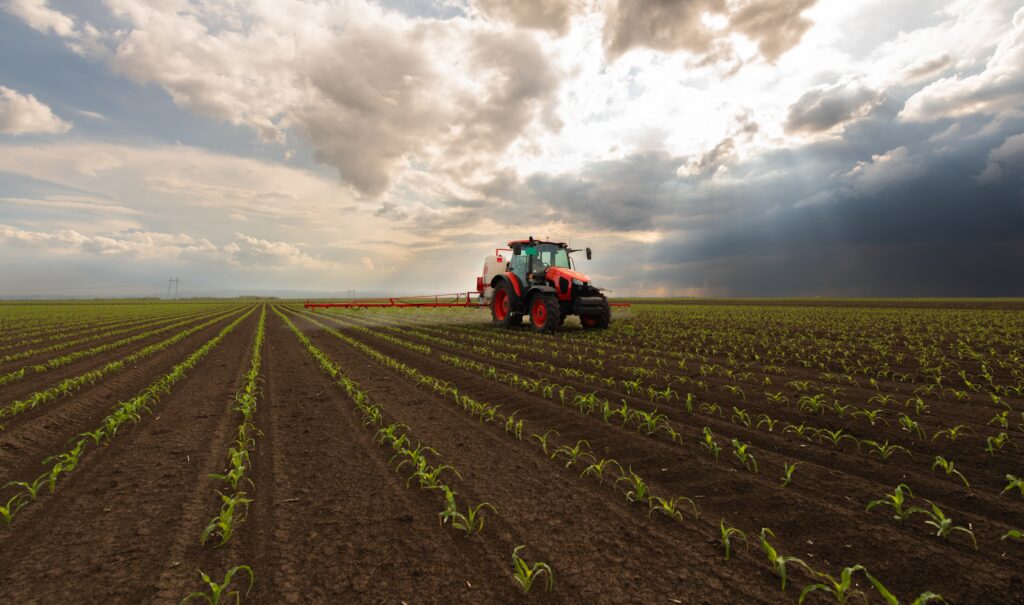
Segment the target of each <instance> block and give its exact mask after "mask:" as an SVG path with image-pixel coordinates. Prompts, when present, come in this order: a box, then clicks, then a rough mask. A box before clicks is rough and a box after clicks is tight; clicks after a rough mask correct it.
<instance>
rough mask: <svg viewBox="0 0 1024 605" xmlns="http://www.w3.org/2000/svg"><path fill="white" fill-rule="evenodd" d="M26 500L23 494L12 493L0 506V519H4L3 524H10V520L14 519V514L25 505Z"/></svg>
mask: <svg viewBox="0 0 1024 605" xmlns="http://www.w3.org/2000/svg"><path fill="white" fill-rule="evenodd" d="M26 502H27V500H25V494H14V495H13V496H11V499H10V500H8V501H7V504H6V505H5V506H0V519H3V520H4V525H10V524H11V521H13V520H14V515H16V514H17V513H18V511H19V510H21V507H22V506H25V504H26Z"/></svg>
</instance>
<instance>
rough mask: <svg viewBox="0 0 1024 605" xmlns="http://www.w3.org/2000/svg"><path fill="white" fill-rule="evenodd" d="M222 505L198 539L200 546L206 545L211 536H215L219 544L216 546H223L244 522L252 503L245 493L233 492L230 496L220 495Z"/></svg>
mask: <svg viewBox="0 0 1024 605" xmlns="http://www.w3.org/2000/svg"><path fill="white" fill-rule="evenodd" d="M220 498H221V502H222V503H223V504H222V506H221V509H220V512H218V513H217V516H216V517H214V518H213V519H212V520H211V521H210V523H209V525H207V526H206V529H204V530H203V533H202V535H201V536H200V537H199V543H200V544H206V541H207V540H209V539H210V537H211V536H216V537H217V539H218V540H219V542H218V543H217V546H223V545H224V544H226V543H227V541H228V540H230V539H231V536H233V535H234V533H235V527H236V526H237V525H238V524H240V523H241V522H242V521H244V520H245V513H246V510H247V509H248V508H249V503H250V502H252V500H250V499H249V498H246V497H245V492H235V493H233V494H231V495H227V494H220Z"/></svg>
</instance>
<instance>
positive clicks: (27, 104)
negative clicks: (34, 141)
mask: <svg viewBox="0 0 1024 605" xmlns="http://www.w3.org/2000/svg"><path fill="white" fill-rule="evenodd" d="M69 130H71V123H70V122H65V121H64V120H62V119H60V118H59V117H57V116H56V115H54V113H53V110H51V109H50V107H49V106H47V105H45V104H44V103H41V102H39V101H38V100H37V99H36V98H35V97H34V96H32V95H30V94H21V93H19V92H18V91H16V90H12V89H10V88H7V87H6V86H0V133H3V134H13V135H19V134H36V133H38V134H63V133H65V132H67V131H69Z"/></svg>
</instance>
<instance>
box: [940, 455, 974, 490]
mask: <svg viewBox="0 0 1024 605" xmlns="http://www.w3.org/2000/svg"><path fill="white" fill-rule="evenodd" d="M936 467H938V468H941V469H942V470H943V471H945V472H946V475H947V476H949V477H952V476H953V475H956V476H957V477H960V480H961V481H963V482H964V487H966V488H968V489H970V487H971V484H970V483H968V482H967V477H964V474H963V473H961V472H960V471H958V470H956V468H954V465H953V461H952V460H946V459H945V458H943V457H942V456H936V457H935V462H934V463H932V470H933V471H934V470H935V468H936Z"/></svg>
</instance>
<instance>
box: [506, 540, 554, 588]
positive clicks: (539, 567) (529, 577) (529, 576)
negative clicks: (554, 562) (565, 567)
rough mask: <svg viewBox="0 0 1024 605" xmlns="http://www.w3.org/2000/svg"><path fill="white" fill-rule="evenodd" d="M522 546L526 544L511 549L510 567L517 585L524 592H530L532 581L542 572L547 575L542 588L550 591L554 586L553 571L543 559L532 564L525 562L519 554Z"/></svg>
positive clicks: (524, 546)
mask: <svg viewBox="0 0 1024 605" xmlns="http://www.w3.org/2000/svg"><path fill="white" fill-rule="evenodd" d="M524 548H526V545H525V544H521V545H519V546H516V547H515V548H514V549H512V568H513V571H514V573H515V579H516V582H517V583H518V584H519V587H520V588H521V589H522V590H523V592H524V593H527V592H530V589H531V588H533V583H534V582H535V581H536V580H537V578H538V577H540V576H541V575H542V574H543V575H546V576H547V578H546V579H547V582H546V585H545V587H544V590H545V591H550V590H551V589H552V588H554V587H555V572H553V571H552V570H551V566H550V565H548V564H547V563H545V562H543V561H537V562H536V563H534V564H533V565H530V564H529V563H527V562H526V560H525V559H523V558H522V557H520V556H519V551H520V550H522V549H524Z"/></svg>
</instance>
